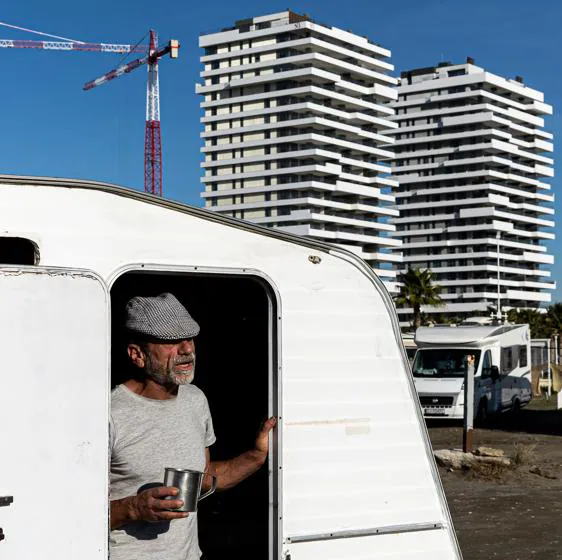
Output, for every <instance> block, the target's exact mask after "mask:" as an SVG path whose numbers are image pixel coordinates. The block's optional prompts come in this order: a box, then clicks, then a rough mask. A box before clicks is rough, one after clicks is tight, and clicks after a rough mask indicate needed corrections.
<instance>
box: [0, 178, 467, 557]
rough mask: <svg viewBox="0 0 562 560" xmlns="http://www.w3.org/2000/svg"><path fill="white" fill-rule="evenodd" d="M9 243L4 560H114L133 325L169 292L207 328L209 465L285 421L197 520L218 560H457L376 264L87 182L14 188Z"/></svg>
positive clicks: (1, 470)
mask: <svg viewBox="0 0 562 560" xmlns="http://www.w3.org/2000/svg"><path fill="white" fill-rule="evenodd" d="M0 226H1V227H0V263H2V264H0V316H1V318H2V321H1V323H0V325H1V327H0V328H1V333H0V347H1V349H2V373H1V374H0V425H1V426H2V432H1V434H2V437H1V439H2V448H3V453H2V460H1V461H0V527H2V529H3V533H4V535H5V539H4V540H2V541H0V557H1V558H2V560H22V559H27V558H41V559H42V560H77V559H80V560H107V558H108V500H109V494H108V492H109V489H108V478H109V476H108V472H109V471H108V469H109V467H108V465H109V457H108V420H109V402H110V390H111V387H112V386H114V385H115V384H117V383H119V382H121V381H122V380H123V379H124V378H125V379H126V377H125V375H126V368H127V364H126V360H124V357H126V356H125V354H126V353H125V351H124V348H125V347H124V342H125V340H124V336H125V333H124V328H123V320H124V313H123V311H124V307H125V303H126V301H127V300H128V299H129V298H130V297H131V296H133V295H154V294H158V293H161V292H164V291H168V292H172V293H174V294H175V295H176V297H178V299H180V301H182V302H183V303H184V304H185V305H186V306H187V307H188V309H189V310H190V312H191V313H192V314H193V316H194V317H195V318H196V319H197V321H198V322H199V323H200V325H201V334H200V335H199V336H198V338H197V364H198V365H197V374H196V377H195V383H196V384H197V385H198V386H199V387H200V388H201V389H202V390H203V391H204V392H205V394H206V395H207V398H208V400H209V405H210V409H211V413H212V416H213V422H214V425H215V432H216V435H217V442H216V444H214V445H213V446H212V448H211V455H212V457H213V458H216V459H221V458H227V457H229V456H233V455H236V454H237V453H240V452H242V451H244V450H246V449H248V447H249V445H251V444H252V441H253V439H252V438H253V435H254V434H255V431H256V429H257V426H258V425H259V423H260V421H261V420H262V419H263V418H264V417H266V415H275V416H277V417H278V419H279V423H278V426H277V428H276V429H275V431H274V433H273V434H272V436H271V438H272V439H271V446H270V456H269V459H268V464H267V468H263V469H262V470H261V471H260V472H259V473H257V474H256V475H254V476H253V477H251V478H250V479H248V480H247V481H245V482H244V483H243V484H241V485H240V486H238V487H236V488H235V489H233V490H230V491H228V492H221V493H216V494H215V495H213V496H211V497H209V498H206V499H205V500H204V501H203V502H201V505H200V509H199V512H198V513H197V515H198V517H199V526H200V531H201V533H200V535H201V536H200V540H201V548H202V549H203V550H204V553H205V558H207V559H209V560H215V559H222V558H224V557H226V556H229V557H232V558H242V557H243V558H246V559H247V560H287V559H289V558H290V559H291V560H312V559H314V560H317V559H319V558H328V557H329V558H334V559H335V558H339V559H341V560H353V559H359V558H370V559H373V560H376V559H381V560H382V559H383V558H389V557H391V556H392V557H393V558H400V559H401V560H405V559H412V560H413V559H414V558H415V559H416V560H419V559H426V560H435V558H439V559H440V560H449V559H460V558H461V553H460V550H459V547H458V543H457V540H456V536H455V532H454V530H453V526H452V522H451V517H450V514H449V510H448V507H447V503H446V500H445V496H444V493H443V489H442V486H441V482H440V478H439V474H438V470H437V468H436V465H435V462H434V459H433V455H432V450H431V445H430V442H429V439H428V435H427V431H426V428H425V425H424V421H423V415H422V412H421V408H420V407H419V403H418V399H417V397H416V393H415V388H414V385H413V382H412V378H411V375H410V370H409V365H408V360H407V357H406V354H405V352H404V349H403V346H402V343H401V337H400V330H399V325H398V320H397V317H396V313H395V310H394V306H393V303H392V301H391V299H390V297H389V295H388V293H387V291H386V289H385V287H384V285H383V284H382V282H381V281H380V279H379V278H378V277H377V276H376V275H375V274H374V273H373V270H372V269H371V268H370V267H369V266H368V265H367V264H366V263H365V262H364V261H362V260H361V259H359V258H358V257H357V256H355V255H353V254H352V253H350V252H347V251H345V250H343V249H342V248H339V247H334V246H331V245H327V244H324V243H320V242H316V241H314V240H310V239H304V238H301V237H297V236H293V235H289V234H287V233H283V232H279V231H273V230H270V229H265V228H261V227H259V226H256V225H252V224H249V223H246V222H243V221H240V220H234V219H229V218H225V217H222V216H219V215H217V214H215V213H212V212H210V211H205V210H202V209H197V208H192V207H189V206H186V205H183V204H178V203H174V202H170V201H167V200H164V199H161V198H158V197H153V196H150V195H146V194H144V193H140V192H137V191H132V190H128V189H123V188H120V187H115V186H112V185H106V184H100V183H92V182H88V181H76V180H66V179H46V178H31V177H13V176H0ZM164 466H178V467H181V465H163V467H164ZM162 476H164V471H163V472H162Z"/></svg>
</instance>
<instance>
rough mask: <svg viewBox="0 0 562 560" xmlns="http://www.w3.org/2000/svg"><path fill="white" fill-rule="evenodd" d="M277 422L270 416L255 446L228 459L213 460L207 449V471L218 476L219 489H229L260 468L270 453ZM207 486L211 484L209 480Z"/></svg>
mask: <svg viewBox="0 0 562 560" xmlns="http://www.w3.org/2000/svg"><path fill="white" fill-rule="evenodd" d="M276 424H277V419H276V418H269V419H268V420H267V421H266V422H265V423H264V425H263V427H262V429H261V430H260V432H259V433H258V436H257V438H256V444H255V448H254V449H251V450H250V451H246V452H245V453H242V454H241V455H238V457H234V458H233V459H229V460H228V461H211V459H210V453H209V449H206V450H205V454H206V458H207V472H208V473H209V474H212V475H214V476H216V477H217V490H228V489H229V488H232V487H233V486H236V485H237V484H239V483H240V482H242V481H243V480H245V479H246V478H248V477H249V476H250V475H252V474H254V473H255V472H256V471H257V470H259V469H260V467H261V466H262V465H263V464H264V463H265V460H266V459H267V454H268V453H269V432H270V431H271V430H272V429H273V428H274V427H275V425H276ZM205 486H206V487H208V486H209V481H208V480H206V481H205Z"/></svg>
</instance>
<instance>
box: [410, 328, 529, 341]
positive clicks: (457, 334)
mask: <svg viewBox="0 0 562 560" xmlns="http://www.w3.org/2000/svg"><path fill="white" fill-rule="evenodd" d="M521 328H527V325H493V326H474V327H456V328H435V327H420V328H419V329H418V330H417V331H416V344H418V345H421V344H471V343H473V344H476V345H477V344H479V343H483V342H484V341H487V342H489V339H490V338H494V337H499V336H500V335H502V334H505V333H508V332H512V331H515V330H517V329H521Z"/></svg>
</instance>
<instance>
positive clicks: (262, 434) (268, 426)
mask: <svg viewBox="0 0 562 560" xmlns="http://www.w3.org/2000/svg"><path fill="white" fill-rule="evenodd" d="M276 425H277V418H275V416H272V417H271V418H268V419H267V420H266V421H265V422H264V423H263V426H262V427H261V430H260V431H259V433H258V435H257V437H256V451H258V452H259V453H262V454H263V455H265V456H267V454H268V452H269V432H271V430H273V428H275V426H276Z"/></svg>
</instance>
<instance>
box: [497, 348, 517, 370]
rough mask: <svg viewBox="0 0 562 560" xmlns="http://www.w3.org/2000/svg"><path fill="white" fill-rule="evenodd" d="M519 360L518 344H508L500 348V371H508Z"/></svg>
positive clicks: (513, 367) (514, 366)
mask: <svg viewBox="0 0 562 560" xmlns="http://www.w3.org/2000/svg"><path fill="white" fill-rule="evenodd" d="M518 361H519V346H508V347H507V348H502V352H501V371H502V373H510V372H512V371H513V370H514V369H515V368H516V367H517V363H518Z"/></svg>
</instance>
